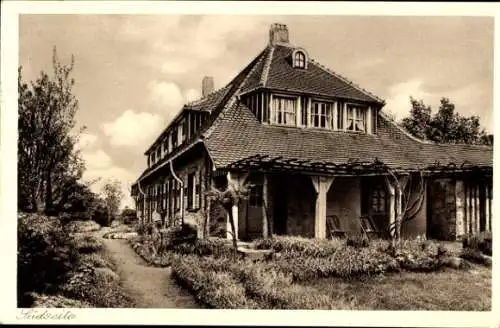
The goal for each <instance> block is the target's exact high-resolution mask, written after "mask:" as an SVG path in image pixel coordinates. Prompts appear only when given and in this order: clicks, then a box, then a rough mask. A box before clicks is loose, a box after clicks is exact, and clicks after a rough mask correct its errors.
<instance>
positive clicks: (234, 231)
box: [228, 208, 238, 257]
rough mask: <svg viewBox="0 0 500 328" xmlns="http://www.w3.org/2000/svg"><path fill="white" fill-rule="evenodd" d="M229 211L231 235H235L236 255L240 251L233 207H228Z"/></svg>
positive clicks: (234, 246)
mask: <svg viewBox="0 0 500 328" xmlns="http://www.w3.org/2000/svg"><path fill="white" fill-rule="evenodd" d="M228 213H229V224H231V235H232V237H233V248H234V256H235V257H236V253H237V252H238V241H237V240H236V229H235V226H234V219H233V211H232V210H231V208H229V209H228Z"/></svg>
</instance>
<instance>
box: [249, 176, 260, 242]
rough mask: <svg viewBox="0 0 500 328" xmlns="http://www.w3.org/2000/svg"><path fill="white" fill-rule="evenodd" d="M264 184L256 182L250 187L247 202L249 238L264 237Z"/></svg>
mask: <svg viewBox="0 0 500 328" xmlns="http://www.w3.org/2000/svg"><path fill="white" fill-rule="evenodd" d="M262 188H263V187H262V184H256V185H254V186H252V187H251V188H250V195H249V197H248V201H247V202H246V203H247V211H246V215H247V222H246V226H247V238H248V239H254V238H259V237H262V203H263V202H262Z"/></svg>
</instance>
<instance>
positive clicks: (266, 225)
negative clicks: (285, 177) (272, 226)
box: [262, 173, 269, 238]
mask: <svg viewBox="0 0 500 328" xmlns="http://www.w3.org/2000/svg"><path fill="white" fill-rule="evenodd" d="M263 175H264V177H263V182H262V237H263V238H267V237H269V220H268V218H267V204H268V202H267V193H268V191H267V174H265V173H264V174H263Z"/></svg>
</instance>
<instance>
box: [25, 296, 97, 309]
mask: <svg viewBox="0 0 500 328" xmlns="http://www.w3.org/2000/svg"><path fill="white" fill-rule="evenodd" d="M29 297H30V299H31V300H30V301H31V304H30V307H34V308H36V307H40V308H90V307H92V305H90V304H89V303H88V302H85V301H79V300H75V299H71V298H67V297H64V296H61V295H45V294H37V293H31V294H30V295H29Z"/></svg>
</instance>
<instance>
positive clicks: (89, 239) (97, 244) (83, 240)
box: [72, 235, 104, 254]
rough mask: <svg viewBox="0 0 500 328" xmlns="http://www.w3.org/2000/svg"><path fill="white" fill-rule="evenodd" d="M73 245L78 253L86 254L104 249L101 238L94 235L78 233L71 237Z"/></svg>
mask: <svg viewBox="0 0 500 328" xmlns="http://www.w3.org/2000/svg"><path fill="white" fill-rule="evenodd" d="M73 238H74V239H73V241H72V243H73V245H74V247H75V249H77V250H78V252H79V253H82V254H88V253H95V252H99V251H101V250H103V249H104V244H103V242H102V240H100V239H98V238H97V237H94V236H89V235H78V236H74V237H73Z"/></svg>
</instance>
